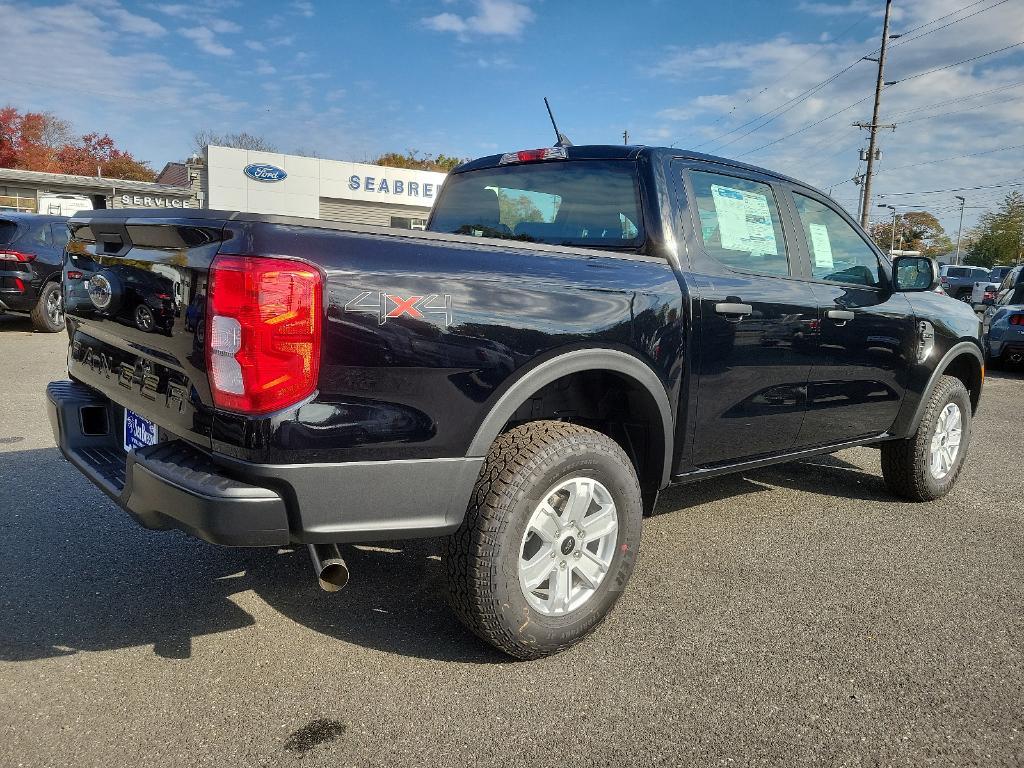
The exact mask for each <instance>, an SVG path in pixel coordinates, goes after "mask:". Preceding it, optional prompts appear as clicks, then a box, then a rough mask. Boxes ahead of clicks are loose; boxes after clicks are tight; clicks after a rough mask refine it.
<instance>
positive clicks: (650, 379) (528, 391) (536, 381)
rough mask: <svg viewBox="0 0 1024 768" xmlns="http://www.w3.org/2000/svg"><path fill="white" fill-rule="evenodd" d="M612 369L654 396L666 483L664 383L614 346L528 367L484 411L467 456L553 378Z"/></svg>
mask: <svg viewBox="0 0 1024 768" xmlns="http://www.w3.org/2000/svg"><path fill="white" fill-rule="evenodd" d="M595 370H596V371H612V372H614V373H618V374H621V375H622V376H624V377H626V378H628V379H631V380H632V381H633V382H635V383H636V384H637V385H639V386H640V387H641V388H643V389H644V390H645V391H647V393H648V394H650V395H651V397H652V398H653V399H654V402H655V404H656V405H657V408H658V413H659V415H660V417H661V429H662V439H663V442H664V445H663V446H662V447H663V450H664V454H663V464H664V466H663V467H662V472H661V484H660V486H659V487H661V488H663V487H665V486H666V485H668V482H669V478H670V476H671V468H672V437H673V433H674V428H673V419H672V407H671V405H670V404H669V399H668V393H667V392H666V391H665V385H664V384H662V382H661V379H659V378H658V376H657V374H656V373H655V372H654V370H653V369H652V368H651V367H650V366H649V365H647V364H646V363H644V362H643V361H642V360H640V359H639V358H636V357H634V356H633V355H629V354H626V353H625V352H619V351H618V350H614V349H578V350H574V351H572V352H566V353H563V354H561V355H558V356H557V357H553V358H550V359H548V360H545V361H544V362H542V363H540V364H539V365H537V366H535V367H534V368H531V369H530V370H528V371H527V372H526V373H524V374H523V375H522V376H520V377H519V378H518V379H517V380H516V381H515V383H513V384H512V386H510V387H509V388H508V389H507V390H505V391H504V392H503V393H502V394H501V396H500V397H499V398H498V399H497V401H496V402H495V403H494V405H493V406H492V407H491V409H490V410H489V411H488V413H487V415H486V416H485V417H484V420H483V421H482V422H481V424H480V426H479V427H478V428H477V430H476V434H475V435H474V437H473V440H472V442H471V443H470V445H469V449H468V451H467V452H466V455H467V456H470V457H479V456H485V455H486V454H487V451H488V450H489V449H490V447H491V443H493V442H494V440H495V439H496V438H497V437H498V435H499V434H500V433H501V429H502V427H504V426H505V424H507V423H508V420H509V419H510V418H512V415H513V414H514V413H515V412H516V411H517V410H518V409H519V406H521V405H522V404H523V403H525V402H526V401H527V400H529V399H530V397H532V396H533V395H535V394H536V393H537V392H538V391H540V390H541V389H542V388H543V387H545V386H547V385H548V384H550V383H551V382H553V381H557V380H558V379H561V378H562V377H564V376H568V375H570V374H573V373H581V372H583V371H595Z"/></svg>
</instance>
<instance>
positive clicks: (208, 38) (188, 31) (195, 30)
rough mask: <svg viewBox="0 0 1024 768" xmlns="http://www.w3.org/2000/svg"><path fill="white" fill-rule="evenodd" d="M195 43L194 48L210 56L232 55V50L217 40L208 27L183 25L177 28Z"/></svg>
mask: <svg viewBox="0 0 1024 768" xmlns="http://www.w3.org/2000/svg"><path fill="white" fill-rule="evenodd" d="M178 31H179V32H181V34H182V35H184V36H185V37H187V38H188V39H189V40H191V41H192V42H193V43H195V44H196V48H198V49H199V50H201V51H202V52H203V53H208V54H210V55H211V56H233V55H234V53H235V52H234V51H233V50H231V49H230V48H228V47H227V46H226V45H224V44H222V43H220V42H218V41H217V38H216V34H215V33H214V31H213V30H212V29H210V28H209V27H183V28H181V29H179V30H178Z"/></svg>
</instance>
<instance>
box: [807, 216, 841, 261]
mask: <svg viewBox="0 0 1024 768" xmlns="http://www.w3.org/2000/svg"><path fill="white" fill-rule="evenodd" d="M807 228H808V229H810V230H811V250H812V251H814V266H815V267H822V268H823V269H832V268H833V267H835V262H834V261H833V260H832V242H831V241H830V240H829V239H828V227H826V226H825V225H824V224H808V225H807Z"/></svg>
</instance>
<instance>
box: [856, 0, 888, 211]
mask: <svg viewBox="0 0 1024 768" xmlns="http://www.w3.org/2000/svg"><path fill="white" fill-rule="evenodd" d="M890 10H892V0H885V21H884V22H882V48H881V50H880V51H879V52H878V79H877V80H876V81H875V108H874V111H873V112H872V113H871V126H870V128H869V130H870V131H871V138H870V140H869V141H868V158H867V160H868V169H867V173H866V174H865V175H864V204H863V205H862V206H861V213H860V225H861V226H862V227H864V229H867V227H868V212H869V211H870V210H871V175H872V174H873V173H874V170H875V136H876V134H877V133H878V129H879V127H880V126H879V125H878V108H879V105H880V104H881V101H882V84H883V80H882V78H883V75H884V73H885V49H886V46H887V44H888V42H889V11H890ZM865 58H867V57H865ZM868 60H869V61H873V59H870V58H869V59H868ZM894 127H895V126H894Z"/></svg>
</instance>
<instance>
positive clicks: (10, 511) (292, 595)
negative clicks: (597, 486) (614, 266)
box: [0, 448, 888, 663]
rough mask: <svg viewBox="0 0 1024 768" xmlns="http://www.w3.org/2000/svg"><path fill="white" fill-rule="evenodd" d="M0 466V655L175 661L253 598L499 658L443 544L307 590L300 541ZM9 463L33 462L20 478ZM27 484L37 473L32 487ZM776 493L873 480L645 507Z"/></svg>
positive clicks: (843, 476) (803, 475) (290, 611)
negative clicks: (138, 521) (193, 520)
mask: <svg viewBox="0 0 1024 768" xmlns="http://www.w3.org/2000/svg"><path fill="white" fill-rule="evenodd" d="M0 456H2V461H0V499H2V501H0V510H2V513H3V514H2V522H0V544H2V546H3V551H4V557H3V558H0V611H2V613H3V616H4V620H3V622H2V623H0V660H3V661H15V662H16V661H28V660H34V659H42V658H52V657H58V656H65V655H71V654H74V653H77V652H80V651H104V650H115V649H123V648H130V647H138V646H147V645H151V646H152V647H153V650H154V652H155V653H156V654H158V655H160V656H163V657H165V658H172V659H187V658H189V657H190V656H191V654H192V640H193V638H196V637H202V636H205V635H210V634H214V633H220V632H228V631H231V630H237V629H242V628H245V627H248V626H252V625H254V624H255V623H256V619H254V618H253V616H252V615H251V614H250V613H249V612H248V611H247V610H245V609H243V608H242V607H240V605H239V604H238V603H241V604H246V603H247V602H249V601H251V596H248V595H245V594H244V593H246V592H248V591H249V590H252V591H254V592H255V593H256V595H258V596H259V597H260V598H261V599H262V600H263V601H265V602H266V603H267V604H268V605H269V606H270V607H271V608H273V609H274V610H276V611H278V612H280V613H281V614H283V615H284V616H286V617H288V618H289V619H291V620H293V621H295V622H297V623H298V624H300V625H302V626H304V627H306V628H309V629H311V630H313V631H315V632H318V633H321V634H323V635H326V636H328V637H332V638H335V639H337V640H341V641H344V642H350V643H354V644H357V645H359V646H363V647H366V648H373V649H378V650H382V651H386V652H391V653H398V654H402V655H408V656H414V657H422V658H430V659H436V660H442V661H462V662H475V663H502V662H508V661H509V659H508V658H507V657H505V656H503V655H501V654H499V653H497V652H495V651H492V650H491V649H490V648H488V647H487V646H485V645H484V644H483V642H482V641H479V640H477V639H476V638H475V637H474V636H472V635H471V634H470V633H469V632H468V631H467V630H465V629H464V628H463V627H462V626H461V624H459V623H458V621H457V619H456V618H455V617H454V615H453V614H452V613H451V611H450V610H449V608H448V606H447V604H446V602H445V599H444V590H443V586H444V574H443V570H442V563H441V560H440V551H441V547H442V546H443V542H441V541H439V540H423V541H409V542H397V543H393V544H380V545H376V546H345V547H343V554H344V556H345V558H346V560H347V561H348V563H349V566H350V568H351V571H352V581H351V583H350V585H349V586H348V587H346V589H344V590H343V591H342V592H340V593H336V594H327V593H324V592H322V591H321V590H320V588H319V587H318V586H317V584H316V581H315V579H314V577H313V573H312V569H311V567H310V563H309V558H308V556H307V553H306V550H305V547H301V546H299V547H287V548H281V549H275V548H267V549H230V548H221V547H215V546H212V545H208V544H206V543H204V542H201V541H196V540H193V539H191V538H189V537H187V536H185V535H184V534H180V533H177V532H152V531H146V530H144V529H142V528H140V527H138V526H137V525H135V523H133V522H132V521H131V520H130V519H129V518H128V517H127V515H125V513H123V512H122V511H121V510H119V509H118V508H117V507H116V506H115V505H114V504H113V503H112V502H111V501H110V500H108V499H107V497H106V496H104V495H103V494H102V493H100V492H99V491H98V490H96V489H95V488H93V487H92V486H91V485H89V484H88V483H86V481H85V480H84V479H83V478H82V477H81V476H80V475H79V474H78V472H77V471H76V470H74V469H73V468H72V467H71V465H70V464H68V463H67V462H65V461H64V460H63V458H62V457H61V456H60V454H59V452H58V451H57V450H56V449H55V448H49V449H36V450H27V451H20V452H18V451H7V452H4V453H3V454H2V455H0ZM19 467H34V468H35V471H34V473H33V477H34V478H37V479H34V480H33V481H32V482H25V481H24V480H23V479H22V476H21V475H20V474H19V473H20V471H21V470H19V469H18V468H19ZM38 478H44V480H43V481H42V482H40V481H39V480H38ZM766 485H767V486H776V485H781V486H788V487H793V488H798V489H800V490H802V491H807V492H812V493H823V494H824V493H828V494H832V495H835V494H839V495H843V496H847V497H849V498H862V499H868V498H870V499H877V498H888V496H886V495H885V490H884V487H883V486H882V483H881V479H880V478H875V477H873V476H871V475H869V474H867V473H864V472H863V471H861V470H860V469H858V468H856V467H854V466H853V465H850V464H848V463H846V462H843V461H842V460H839V459H836V458H834V457H818V458H815V459H814V460H813V463H803V464H791V465H784V466H781V467H775V468H770V469H763V470H758V471H756V472H752V473H749V474H747V475H742V476H733V477H725V478H718V479H715V480H710V481H707V482H703V483H699V484H695V485H690V486H683V487H681V488H677V489H672V490H670V491H668V492H666V493H665V494H663V498H662V501H661V503H660V504H659V507H658V510H657V513H658V514H667V513H669V512H680V511H683V510H686V509H688V508H690V507H696V506H698V505H700V504H704V503H708V502H712V501H716V500H722V499H727V498H732V497H737V498H738V497H741V496H742V495H743V494H745V493H750V492H754V491H759V490H763V489H764V488H765V487H766Z"/></svg>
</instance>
